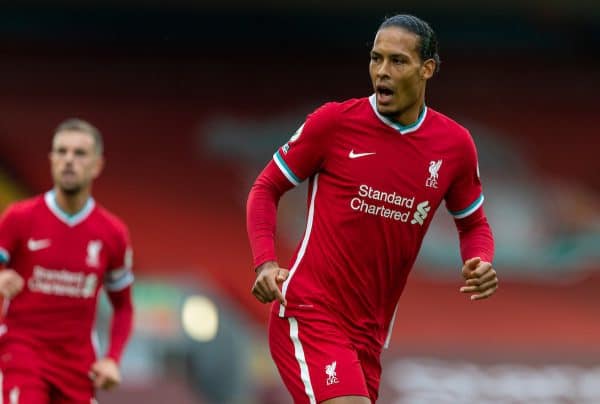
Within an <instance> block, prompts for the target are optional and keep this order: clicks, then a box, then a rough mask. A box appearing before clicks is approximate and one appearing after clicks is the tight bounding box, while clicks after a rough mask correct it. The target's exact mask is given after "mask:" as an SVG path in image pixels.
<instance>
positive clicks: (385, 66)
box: [376, 59, 390, 78]
mask: <svg viewBox="0 0 600 404" xmlns="http://www.w3.org/2000/svg"><path fill="white" fill-rule="evenodd" d="M389 66H390V64H389V62H388V61H387V60H386V59H384V60H382V61H381V63H379V65H378V66H377V70H376V73H377V77H378V78H384V77H389V76H390V73H389Z"/></svg>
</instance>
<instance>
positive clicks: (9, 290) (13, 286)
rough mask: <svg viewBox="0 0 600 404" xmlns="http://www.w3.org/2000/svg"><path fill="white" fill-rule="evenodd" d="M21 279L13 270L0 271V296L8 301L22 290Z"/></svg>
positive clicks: (22, 282)
mask: <svg viewBox="0 0 600 404" xmlns="http://www.w3.org/2000/svg"><path fill="white" fill-rule="evenodd" d="M24 283H25V282H24V281H23V277H21V275H19V274H18V273H17V272H16V271H15V270H13V269H3V270H0V294H1V295H2V296H4V297H6V298H8V299H10V298H12V297H14V296H15V295H17V294H18V293H19V292H21V290H22V289H23V285H24Z"/></svg>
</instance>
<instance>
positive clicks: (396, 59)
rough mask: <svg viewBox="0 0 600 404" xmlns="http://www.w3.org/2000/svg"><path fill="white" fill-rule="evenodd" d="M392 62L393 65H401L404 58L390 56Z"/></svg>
mask: <svg viewBox="0 0 600 404" xmlns="http://www.w3.org/2000/svg"><path fill="white" fill-rule="evenodd" d="M392 63H393V64H395V65H402V64H404V59H402V58H392Z"/></svg>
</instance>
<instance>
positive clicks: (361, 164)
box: [325, 132, 459, 200]
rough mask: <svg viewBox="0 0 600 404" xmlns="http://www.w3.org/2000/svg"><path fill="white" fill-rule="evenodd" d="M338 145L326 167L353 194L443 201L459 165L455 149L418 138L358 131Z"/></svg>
mask: <svg viewBox="0 0 600 404" xmlns="http://www.w3.org/2000/svg"><path fill="white" fill-rule="evenodd" d="M336 143H337V144H336V145H335V147H334V148H332V150H331V155H330V156H331V157H330V159H329V160H328V161H327V163H326V167H325V168H326V171H327V172H328V173H330V174H331V175H332V177H333V180H334V181H336V182H337V183H338V186H340V187H341V188H342V189H344V188H346V189H348V190H349V191H350V192H354V190H357V189H360V188H361V187H362V188H363V189H367V190H368V189H371V190H372V191H371V192H374V191H380V192H385V193H394V192H396V193H397V194H399V195H404V196H407V197H408V196H410V197H413V196H417V197H420V198H428V199H430V200H433V199H438V200H439V199H441V198H443V195H444V194H445V193H446V191H447V189H448V188H449V186H450V184H451V183H452V181H453V179H454V177H455V173H456V169H457V166H458V164H459V161H458V156H456V155H455V154H454V153H453V152H452V150H451V149H449V148H447V147H444V146H443V145H436V143H435V142H434V141H432V140H431V139H429V138H423V137H418V136H411V135H404V136H403V135H400V134H398V135H396V136H394V135H387V136H369V135H368V134H363V133H361V132H356V133H349V134H347V135H346V136H342V137H340V138H339V139H338V140H337V142H336ZM367 192H369V191H367Z"/></svg>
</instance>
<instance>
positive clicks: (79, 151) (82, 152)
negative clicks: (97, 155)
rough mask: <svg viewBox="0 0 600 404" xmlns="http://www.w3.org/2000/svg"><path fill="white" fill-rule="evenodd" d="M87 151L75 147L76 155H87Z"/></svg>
mask: <svg viewBox="0 0 600 404" xmlns="http://www.w3.org/2000/svg"><path fill="white" fill-rule="evenodd" d="M86 154H87V153H86V152H85V150H83V149H75V155H76V156H77V157H83V156H85V155H86Z"/></svg>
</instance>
